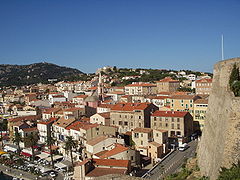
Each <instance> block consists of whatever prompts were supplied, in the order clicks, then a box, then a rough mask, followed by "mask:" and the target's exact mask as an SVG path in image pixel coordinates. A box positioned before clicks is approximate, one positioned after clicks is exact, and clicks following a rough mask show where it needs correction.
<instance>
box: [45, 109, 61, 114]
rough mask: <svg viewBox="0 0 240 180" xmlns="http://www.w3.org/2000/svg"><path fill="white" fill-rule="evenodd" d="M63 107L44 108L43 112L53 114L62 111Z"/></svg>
mask: <svg viewBox="0 0 240 180" xmlns="http://www.w3.org/2000/svg"><path fill="white" fill-rule="evenodd" d="M60 110H61V108H48V109H44V110H43V114H51V113H56V112H58V111H60Z"/></svg>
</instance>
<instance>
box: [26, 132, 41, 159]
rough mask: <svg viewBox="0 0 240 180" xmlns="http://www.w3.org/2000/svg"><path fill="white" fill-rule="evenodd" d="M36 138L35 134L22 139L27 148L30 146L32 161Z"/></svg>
mask: <svg viewBox="0 0 240 180" xmlns="http://www.w3.org/2000/svg"><path fill="white" fill-rule="evenodd" d="M37 141H38V136H37V135H36V134H29V135H28V136H27V137H25V138H24V143H25V144H26V145H27V146H30V147H31V149H32V160H34V159H35V153H34V146H36V145H37Z"/></svg>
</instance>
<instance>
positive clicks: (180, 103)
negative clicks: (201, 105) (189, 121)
mask: <svg viewBox="0 0 240 180" xmlns="http://www.w3.org/2000/svg"><path fill="white" fill-rule="evenodd" d="M197 99H201V97H200V96H196V95H172V96H171V97H170V98H169V100H170V108H171V110H172V111H187V112H189V113H190V114H191V115H192V116H193V115H194V106H193V104H194V101H196V100H197Z"/></svg>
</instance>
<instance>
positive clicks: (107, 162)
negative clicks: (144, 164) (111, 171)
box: [93, 159, 130, 168]
mask: <svg viewBox="0 0 240 180" xmlns="http://www.w3.org/2000/svg"><path fill="white" fill-rule="evenodd" d="M93 163H94V165H95V166H111V167H125V168H127V167H128V166H129V163H130V161H129V160H117V159H93Z"/></svg>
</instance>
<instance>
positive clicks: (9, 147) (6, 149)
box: [4, 146, 17, 152]
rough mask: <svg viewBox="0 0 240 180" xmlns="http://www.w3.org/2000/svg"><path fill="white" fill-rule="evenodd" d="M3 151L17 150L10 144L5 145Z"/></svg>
mask: <svg viewBox="0 0 240 180" xmlns="http://www.w3.org/2000/svg"><path fill="white" fill-rule="evenodd" d="M4 151H12V152H16V151H17V148H15V147H11V146H5V147H4Z"/></svg>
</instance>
